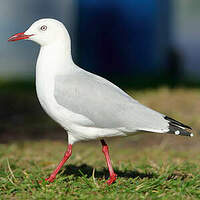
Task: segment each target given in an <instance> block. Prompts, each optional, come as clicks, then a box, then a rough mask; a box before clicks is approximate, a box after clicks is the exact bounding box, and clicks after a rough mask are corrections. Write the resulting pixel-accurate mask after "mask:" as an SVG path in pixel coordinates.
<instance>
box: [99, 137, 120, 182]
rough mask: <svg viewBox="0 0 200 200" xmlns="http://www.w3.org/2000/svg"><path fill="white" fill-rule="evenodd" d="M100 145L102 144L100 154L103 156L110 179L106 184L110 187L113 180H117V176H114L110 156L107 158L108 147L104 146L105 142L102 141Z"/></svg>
mask: <svg viewBox="0 0 200 200" xmlns="http://www.w3.org/2000/svg"><path fill="white" fill-rule="evenodd" d="M101 144H102V152H103V153H104V155H105V158H106V162H107V166H108V170H109V173H110V179H109V180H108V181H107V184H108V185H111V184H112V183H113V182H115V180H116V178H117V174H115V172H114V170H113V168H112V164H111V160H110V156H109V151H108V145H107V144H106V142H105V141H104V140H101Z"/></svg>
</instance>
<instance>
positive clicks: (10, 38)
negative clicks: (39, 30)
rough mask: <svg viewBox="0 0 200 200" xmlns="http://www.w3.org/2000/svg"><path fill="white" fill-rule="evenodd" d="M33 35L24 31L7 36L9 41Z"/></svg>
mask: <svg viewBox="0 0 200 200" xmlns="http://www.w3.org/2000/svg"><path fill="white" fill-rule="evenodd" d="M31 36H33V34H32V35H25V34H24V32H23V33H17V34H15V35H13V36H11V37H9V38H8V41H9V42H13V41H17V40H24V39H28V38H29V37H31Z"/></svg>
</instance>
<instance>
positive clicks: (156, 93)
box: [0, 88, 200, 200]
mask: <svg viewBox="0 0 200 200" xmlns="http://www.w3.org/2000/svg"><path fill="white" fill-rule="evenodd" d="M128 92H129V94H130V95H134V96H135V97H137V99H138V100H139V101H140V102H142V103H144V104H145V105H147V106H150V107H152V108H154V109H156V110H159V111H161V112H163V113H165V114H167V115H169V116H171V117H174V118H176V119H178V120H180V121H182V122H184V123H187V124H188V125H190V126H192V127H193V128H194V133H196V137H194V138H192V139H190V138H186V137H180V136H172V135H161V134H153V133H152V134H150V133H149V134H148V133H146V134H143V135H136V136H132V137H125V138H114V139H112V140H111V139H109V140H108V141H107V140H106V141H107V143H108V145H109V147H110V154H111V158H112V162H113V167H114V170H115V172H116V173H117V174H118V178H117V181H116V183H114V184H113V185H111V186H107V185H106V184H105V182H106V179H107V178H108V176H109V173H108V170H107V167H106V163H105V158H104V155H103V153H102V152H101V145H100V142H99V141H92V142H84V143H76V144H75V145H74V146H73V153H72V156H71V158H70V160H69V161H68V162H67V163H66V165H65V166H64V167H63V168H62V170H61V171H60V173H59V174H58V176H57V179H56V180H55V181H54V182H53V183H50V184H49V183H46V182H45V181H42V182H41V183H39V182H40V181H41V180H44V179H45V178H47V177H48V175H49V174H50V173H51V172H52V171H53V169H54V168H55V167H56V165H57V164H58V162H59V161H60V159H61V158H62V156H63V154H64V152H65V150H66V147H67V137H66V135H65V134H64V131H63V130H62V128H60V127H58V126H57V125H55V123H54V122H53V121H51V120H49V118H48V117H46V114H44V113H43V111H41V109H40V106H39V105H38V102H37V100H36V98H35V95H34V93H32V92H31V93H30V92H28V93H20V91H18V92H17V93H12V94H10V93H6V92H5V91H4V95H3V96H1V97H2V98H1V99H0V105H2V108H1V111H2V113H3V114H4V115H3V116H5V117H4V118H0V140H1V141H4V144H3V143H2V144H0V199H2V200H4V199H19V200H21V199H22V200H23V199H87V200H88V199H119V200H121V199H122V200H123V199H126V200H127V199H134V200H137V199H145V200H146V199H166V200H168V199H173V200H175V199H184V200H187V199H200V173H199V172H200V156H199V155H200V141H199V137H198V136H197V133H198V132H199V130H200V115H199V113H200V91H199V90H198V89H174V90H169V89H167V88H161V89H156V90H155V89H154V90H142V91H137V92H136V93H133V92H132V91H131V90H130V91H128ZM8 102H9V104H10V105H12V107H11V108H10V107H9V108H8V107H6V105H7V104H8ZM6 114H7V115H6ZM15 115H16V116H17V117H15ZM10 136H12V137H11V138H9V137H10ZM44 136H45V137H44ZM54 139H55V140H54ZM5 142H6V143H5Z"/></svg>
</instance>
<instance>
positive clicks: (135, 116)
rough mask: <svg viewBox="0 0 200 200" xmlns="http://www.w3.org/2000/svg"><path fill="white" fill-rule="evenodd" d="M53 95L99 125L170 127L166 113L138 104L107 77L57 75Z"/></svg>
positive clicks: (81, 73) (100, 126)
mask: <svg viewBox="0 0 200 200" xmlns="http://www.w3.org/2000/svg"><path fill="white" fill-rule="evenodd" d="M54 95H55V99H56V101H57V102H58V104H60V105H62V106H64V107H65V108H67V109H68V110H70V111H72V112H74V113H77V114H81V115H83V116H85V117H87V118H89V119H90V120H91V121H92V122H94V124H95V127H98V128H124V129H126V130H127V131H128V132H134V131H136V130H147V131H148V130H149V131H155V132H161V131H162V132H163V131H166V130H167V127H168V123H167V121H166V120H164V115H162V114H160V113H158V112H156V111H154V110H151V109H149V108H147V107H145V106H143V105H142V104H140V103H138V102H137V101H136V100H134V99H133V98H131V97H130V96H129V95H128V94H126V93H125V92H124V91H122V90H121V89H120V88H118V87H117V86H115V85H114V84H112V83H111V82H109V81H107V80H106V79H103V78H101V77H99V76H96V75H94V74H91V73H88V72H85V71H83V72H82V71H81V72H79V73H72V74H70V75H59V76H57V77H56V79H55V88H54Z"/></svg>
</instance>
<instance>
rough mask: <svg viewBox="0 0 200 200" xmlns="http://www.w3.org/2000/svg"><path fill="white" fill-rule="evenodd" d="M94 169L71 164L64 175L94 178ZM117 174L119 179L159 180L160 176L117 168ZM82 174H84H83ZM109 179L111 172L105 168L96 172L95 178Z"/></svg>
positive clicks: (115, 169) (84, 165)
mask: <svg viewBox="0 0 200 200" xmlns="http://www.w3.org/2000/svg"><path fill="white" fill-rule="evenodd" d="M93 169H94V168H93V167H92V166H90V165H87V164H82V165H80V166H76V165H72V164H69V165H67V166H66V167H65V170H64V173H63V175H65V176H68V175H74V176H76V177H80V176H82V174H84V175H87V177H88V178H90V177H91V176H92V173H93ZM114 171H115V173H116V174H117V176H118V177H125V178H136V177H140V178H149V179H150V178H157V177H158V175H156V174H153V173H141V172H138V171H136V170H133V171H131V170H124V171H122V170H119V169H117V168H114ZM81 172H82V174H81ZM104 177H105V178H108V177H109V172H108V170H107V169H105V168H103V169H102V170H95V178H104Z"/></svg>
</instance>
